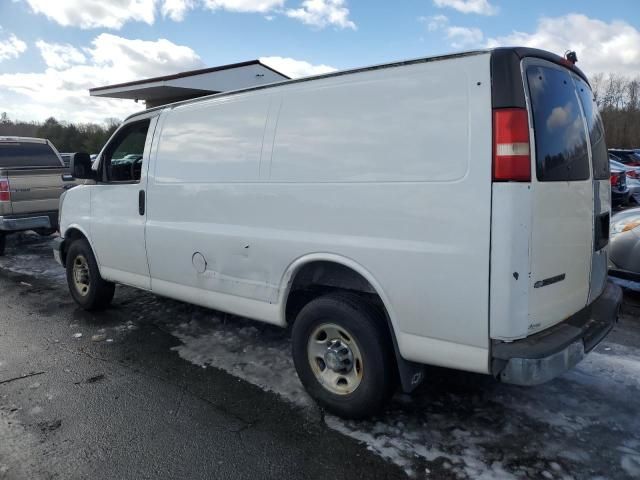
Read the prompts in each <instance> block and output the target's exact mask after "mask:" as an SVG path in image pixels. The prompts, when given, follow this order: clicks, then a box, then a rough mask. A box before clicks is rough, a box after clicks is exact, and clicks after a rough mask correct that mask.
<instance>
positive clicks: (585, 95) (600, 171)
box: [575, 78, 609, 180]
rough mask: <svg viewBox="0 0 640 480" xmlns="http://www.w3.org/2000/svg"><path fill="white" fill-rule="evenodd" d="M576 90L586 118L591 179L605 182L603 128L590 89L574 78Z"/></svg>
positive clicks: (607, 169)
mask: <svg viewBox="0 0 640 480" xmlns="http://www.w3.org/2000/svg"><path fill="white" fill-rule="evenodd" d="M575 81H576V89H577V90H578V96H579V97H580V102H581V103H582V110H583V111H584V116H585V117H587V127H588V128H589V141H590V142H591V158H592V161H593V178H594V179H596V180H607V179H608V178H609V155H608V154H607V144H606V143H605V139H604V126H603V125H602V119H601V118H600V113H599V112H598V107H597V106H596V102H595V99H594V98H593V93H592V92H591V88H589V85H587V84H586V82H585V81H584V80H582V79H579V78H576V79H575Z"/></svg>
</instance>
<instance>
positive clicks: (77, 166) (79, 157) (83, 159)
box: [69, 152, 96, 180]
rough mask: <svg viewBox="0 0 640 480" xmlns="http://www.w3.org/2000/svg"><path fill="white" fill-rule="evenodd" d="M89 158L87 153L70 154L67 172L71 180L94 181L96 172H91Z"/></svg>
mask: <svg viewBox="0 0 640 480" xmlns="http://www.w3.org/2000/svg"><path fill="white" fill-rule="evenodd" d="M91 164H92V161H91V157H89V154H88V153H84V152H78V153H72V154H71V161H70V163H69V170H71V175H73V178H78V179H81V180H95V179H96V172H94V171H93V170H91Z"/></svg>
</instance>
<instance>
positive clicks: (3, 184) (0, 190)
mask: <svg viewBox="0 0 640 480" xmlns="http://www.w3.org/2000/svg"><path fill="white" fill-rule="evenodd" d="M10 201H11V190H9V179H8V178H0V202H10Z"/></svg>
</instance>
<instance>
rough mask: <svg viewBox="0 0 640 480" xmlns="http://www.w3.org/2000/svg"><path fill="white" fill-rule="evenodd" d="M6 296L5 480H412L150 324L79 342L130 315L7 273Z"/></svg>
mask: <svg viewBox="0 0 640 480" xmlns="http://www.w3.org/2000/svg"><path fill="white" fill-rule="evenodd" d="M0 292H1V296H2V297H1V298H2V305H1V307H0V478H3V479H5V478H6V479H40V478H42V479H53V478H60V479H72V478H92V479H143V478H149V479H164V478H180V479H190V478H203V479H204V478H208V479H227V478H228V479H240V478H247V479H262V478H265V479H266V478H274V479H275V478H277V479H287V478H291V479H300V478H322V479H327V478H331V479H341V478H345V479H347V478H402V477H404V474H403V473H402V471H401V470H400V469H399V468H397V467H395V466H394V465H391V464H389V463H387V462H384V461H383V460H382V459H380V458H379V457H378V456H376V455H374V454H373V453H371V452H369V451H368V450H367V449H366V447H365V446H363V445H361V444H359V443H358V442H356V441H355V440H352V439H350V438H348V437H346V436H344V435H341V434H340V433H338V432H336V431H335V430H332V429H330V428H328V427H327V426H326V425H325V424H324V422H323V420H322V416H321V413H320V412H319V411H318V410H309V409H300V408H296V407H295V406H293V405H291V404H288V403H287V402H284V401H282V400H281V399H280V398H278V396H277V395H276V394H274V393H269V392H265V391H263V390H262V389H260V388H258V387H255V386H253V385H251V384H249V383H247V382H245V381H242V380H239V379H237V378H235V377H233V376H231V375H229V374H227V373H225V372H223V371H221V370H218V369H213V368H208V369H203V368H201V367H198V366H195V365H193V364H191V363H188V362H185V361H183V360H181V359H180V357H179V356H178V355H177V354H176V353H172V352H171V347H173V346H175V345H176V344H177V343H179V342H178V340H176V339H175V337H173V336H171V335H170V334H168V333H166V332H164V331H163V330H162V329H160V328H157V327H156V326H154V325H153V324H142V325H139V326H136V327H135V328H127V327H126V323H125V328H126V330H127V334H126V335H121V336H119V337H118V338H117V341H112V342H107V341H106V340H107V339H106V338H103V336H104V335H103V334H100V333H96V334H95V336H94V335H91V337H93V340H92V338H91V337H89V336H88V335H87V336H79V334H78V333H77V332H76V333H73V332H75V331H76V330H81V329H86V328H89V329H91V330H92V331H96V332H99V331H101V330H103V329H105V330H106V329H109V328H110V327H118V326H119V325H121V324H122V323H123V322H122V320H123V318H122V317H124V318H125V319H126V317H127V311H126V309H125V308H119V309H114V310H112V311H108V312H106V313H103V314H96V315H92V314H88V313H85V312H83V311H81V310H79V309H78V308H76V306H75V304H74V303H73V302H72V301H71V299H70V297H69V296H68V293H67V292H66V291H65V290H64V288H62V287H61V286H60V285H58V284H51V282H47V281H40V280H38V279H37V278H34V277H30V276H25V275H19V274H13V273H9V272H6V271H0ZM74 335H75V336H74ZM76 337H79V338H76Z"/></svg>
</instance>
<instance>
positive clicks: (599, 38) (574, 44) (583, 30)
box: [487, 13, 640, 76]
mask: <svg viewBox="0 0 640 480" xmlns="http://www.w3.org/2000/svg"><path fill="white" fill-rule="evenodd" d="M507 45H511V46H513V45H517V46H525V47H535V48H542V49H544V50H549V51H551V52H553V53H556V54H558V55H563V54H564V52H565V51H567V50H575V51H576V52H577V54H578V60H579V61H578V66H579V67H580V68H581V69H582V70H584V71H585V72H586V73H587V74H594V73H598V72H613V73H619V74H625V75H633V76H635V75H640V31H639V30H638V29H637V28H635V27H633V26H632V25H630V24H629V23H627V22H624V21H619V20H616V21H612V22H609V23H608V22H604V21H602V20H596V19H593V18H589V17H587V16H586V15H582V14H576V13H573V14H569V15H566V16H562V17H555V18H542V19H541V20H540V21H539V22H538V27H537V29H536V31H535V32H533V33H524V32H513V33H512V34H511V35H507V36H504V37H498V38H490V39H489V40H488V42H487V46H489V47H498V46H507Z"/></svg>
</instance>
